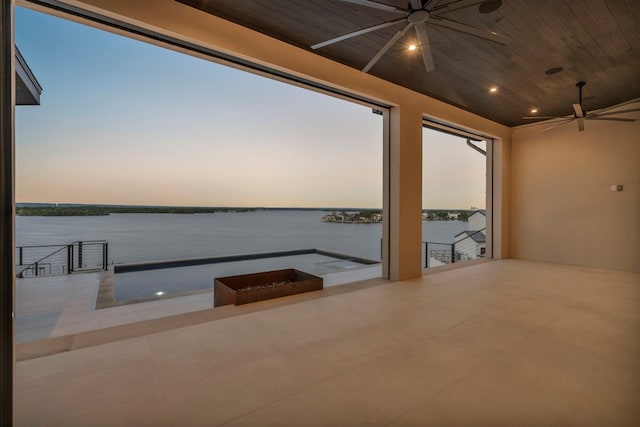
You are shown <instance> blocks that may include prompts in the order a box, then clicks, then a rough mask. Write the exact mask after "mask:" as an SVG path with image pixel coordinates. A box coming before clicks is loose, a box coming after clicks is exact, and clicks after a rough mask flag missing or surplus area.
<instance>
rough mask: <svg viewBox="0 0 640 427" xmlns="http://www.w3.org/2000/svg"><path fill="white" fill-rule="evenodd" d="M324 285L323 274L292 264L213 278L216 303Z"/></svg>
mask: <svg viewBox="0 0 640 427" xmlns="http://www.w3.org/2000/svg"><path fill="white" fill-rule="evenodd" d="M322 288H323V282H322V278H321V277H318V276H314V275H313V274H309V273H305V272H303V271H299V270H295V269H293V268H289V269H286V270H276V271H266V272H262V273H254V274H242V275H239V276H229V277H219V278H217V279H215V281H214V282H213V297H214V299H213V306H214V307H220V306H222V305H228V304H234V305H241V304H247V303H250V302H256V301H264V300H267V299H272V298H279V297H284V296H287V295H295V294H301V293H303V292H311V291H317V290H320V289H322Z"/></svg>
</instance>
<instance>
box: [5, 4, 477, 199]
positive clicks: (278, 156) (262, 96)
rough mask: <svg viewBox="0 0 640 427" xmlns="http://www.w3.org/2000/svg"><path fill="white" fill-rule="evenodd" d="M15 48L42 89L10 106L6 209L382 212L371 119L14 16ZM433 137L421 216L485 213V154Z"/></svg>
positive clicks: (271, 85)
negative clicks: (11, 158)
mask: <svg viewBox="0 0 640 427" xmlns="http://www.w3.org/2000/svg"><path fill="white" fill-rule="evenodd" d="M16 44H17V46H18V48H19V49H20V51H21V52H22V54H23V56H24V57H25V59H26V60H27V62H28V64H29V66H30V68H31V69H32V71H33V72H34V74H35V76H36V78H37V79H38V81H39V82H40V84H41V86H42V87H43V92H42V94H41V105H39V106H20V107H18V108H16V201H17V202H43V203H101V204H135V205H176V206H248V207H255V206H265V207H360V208H380V207H381V206H382V164H383V163H382V160H383V157H382V156H383V153H382V151H383V150H382V142H383V137H382V117H381V116H379V115H375V114H372V112H371V109H370V108H368V107H364V106H362V105H358V104H354V103H351V102H348V101H344V100H339V99H336V98H333V97H331V96H327V95H324V94H319V93H316V92H313V91H310V90H306V89H302V88H298V87H295V86H292V85H288V84H285V83H282V82H278V81H275V80H271V79H268V78H265V77H261V76H256V75H253V74H250V73H247V72H243V71H239V70H236V69H232V68H229V67H225V66H222V65H219V64H215V63H213V62H209V61H205V60H202V59H199V58H194V57H191V56H189V55H185V54H182V53H177V52H174V51H171V50H168V49H164V48H160V47H157V46H153V45H150V44H146V43H143V42H140V41H136V40H132V39H128V38H125V37H122V36H119V35H114V34H111V33H108V32H105V31H102V30H97V29H95V28H91V27H87V26H83V25H81V24H77V23H73V22H70V21H66V20H63V19H60V18H56V17H52V16H49V15H46V14H42V13H40V12H35V11H32V10H29V9H25V8H21V7H18V8H16ZM425 132H427V131H425ZM438 134H439V135H436V136H435V137H432V136H431V135H430V137H429V141H430V142H429V143H427V142H426V141H427V140H426V139H425V144H430V145H425V147H424V151H425V154H426V153H431V154H430V157H429V159H425V163H424V164H425V168H426V169H425V170H426V171H428V173H427V174H424V176H423V182H426V184H425V191H427V193H425V198H424V200H425V203H427V204H428V206H426V205H425V207H431V208H461V209H467V208H469V206H470V205H472V204H473V205H474V206H478V207H484V201H483V200H484V199H483V197H484V193H483V192H484V181H483V180H484V163H483V162H484V160H482V161H481V169H482V170H481V171H479V172H478V171H476V170H475V169H477V167H476V166H472V165H471V164H472V163H474V161H475V163H478V161H480V160H481V159H479V158H481V157H482V156H480V155H479V154H478V153H476V152H474V151H472V150H470V149H469V148H466V149H465V148H464V147H462V146H463V145H464V140H462V139H460V138H454V139H453V140H452V139H451V137H448V136H446V135H444V134H441V133H438ZM446 141H449V142H446ZM455 146H459V147H458V148H460V147H462V150H461V152H462V151H464V156H462V157H461V156H460V155H459V153H458V154H454V153H456V152H458V151H456V148H455ZM452 150H453V151H452ZM452 155H454V156H455V157H456V166H455V167H450V168H447V169H446V170H441V169H438V167H439V165H441V164H442V159H444V158H446V156H452ZM441 156H445V157H441ZM467 157H468V158H469V159H472V160H471V163H468V159H467ZM463 158H464V160H463ZM438 159H439V160H438ZM475 163H474V164H475ZM452 169H453V170H452ZM431 171H433V173H431ZM478 173H479V174H480V175H481V176H482V179H481V180H480V181H482V184H483V185H482V189H480V188H476V187H477V185H475V184H477V183H476V182H475V181H477V175H478ZM452 174H453V176H455V177H456V179H455V180H452ZM425 180H426V181H425ZM454 181H455V182H458V181H459V183H460V184H459V186H458V187H456V189H455V191H452V187H451V185H452V183H453V182H454Z"/></svg>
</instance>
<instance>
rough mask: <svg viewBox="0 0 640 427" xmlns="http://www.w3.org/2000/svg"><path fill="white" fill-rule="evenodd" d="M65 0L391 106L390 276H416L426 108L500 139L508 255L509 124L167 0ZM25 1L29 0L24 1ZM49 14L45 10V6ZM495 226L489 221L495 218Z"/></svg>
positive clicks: (501, 227)
mask: <svg viewBox="0 0 640 427" xmlns="http://www.w3.org/2000/svg"><path fill="white" fill-rule="evenodd" d="M62 1H63V2H65V3H68V4H71V5H74V6H79V7H81V8H84V9H87V10H90V11H93V12H97V13H99V14H102V15H106V16H110V17H112V18H115V19H118V20H120V21H124V22H128V23H130V24H133V25H136V26H139V27H143V28H147V29H149V30H153V31H156V32H160V33H163V34H166V35H169V36H172V37H175V38H178V39H182V40H186V41H189V42H191V43H194V44H197V45H200V46H204V47H207V48H211V49H214V50H216V51H219V52H223V53H227V54H231V55H233V56H236V57H239V58H243V59H248V60H250V61H252V62H255V63H258V64H262V65H265V66H267V67H270V68H273V69H277V70H282V71H285V72H288V73H290V74H294V75H297V76H301V77H304V78H306V79H309V80H312V81H316V82H319V83H323V84H326V85H328V86H332V87H335V88H339V89H343V90H346V91H348V92H351V93H354V94H357V95H361V96H364V97H366V98H369V99H373V100H377V101H381V102H383V103H386V104H388V105H391V106H393V108H392V112H391V127H390V140H389V144H390V152H391V156H390V181H391V185H390V186H389V188H390V193H391V194H390V198H389V201H390V206H389V209H390V212H391V217H390V219H389V222H390V228H391V233H390V268H389V275H390V277H391V278H392V279H397V280H401V279H408V278H413V277H418V276H420V274H421V272H422V269H421V267H420V258H421V244H420V241H421V234H422V221H421V216H420V213H421V212H420V211H421V202H420V200H421V197H422V196H421V194H422V193H421V174H422V155H421V153H422V129H421V123H420V117H421V116H422V114H427V115H430V116H432V117H438V118H440V119H442V120H445V121H448V122H451V123H456V124H458V125H461V126H463V127H466V128H469V129H473V130H475V131H478V132H480V133H483V134H487V135H491V136H495V137H497V138H499V139H500V141H501V142H500V143H499V144H497V145H496V147H497V149H498V150H499V151H500V152H499V153H497V156H496V158H497V159H499V161H500V162H503V163H501V164H499V165H496V166H497V168H498V170H499V171H500V175H499V180H498V182H494V189H495V190H494V194H496V193H497V194H499V196H498V197H496V198H494V200H493V202H494V206H495V210H496V211H497V212H499V219H500V220H501V221H502V222H499V223H498V224H497V227H496V229H495V230H494V233H495V236H496V237H497V239H496V242H497V244H500V245H502V246H501V247H500V248H499V249H498V250H497V251H496V252H497V253H498V254H502V256H505V254H508V240H507V239H505V238H504V236H507V235H508V229H507V225H508V218H507V216H508V194H507V193H503V192H502V186H503V185H504V186H506V185H507V183H508V174H507V173H506V171H508V162H509V159H508V152H509V151H508V146H509V143H510V141H509V138H510V129H509V128H507V127H505V126H502V125H500V124H498V123H495V122H492V121H490V120H487V119H485V118H482V117H480V116H478V115H475V114H471V113H469V112H467V111H464V110H461V109H459V108H456V107H453V106H450V105H448V104H445V103H443V102H440V101H437V100H435V99H432V98H429V97H426V96H423V95H420V94H418V93H416V92H412V91H410V90H407V89H404V88H402V87H400V86H397V85H394V84H392V83H389V82H386V81H384V80H381V79H378V78H376V77H373V76H371V75H369V74H366V73H363V72H361V71H358V70H355V69H353V68H349V67H346V66H344V65H341V64H338V63H336V62H333V61H330V60H328V59H325V58H322V57H319V56H317V55H315V54H314V53H312V52H308V51H306V50H303V49H300V48H296V47H294V46H291V45H288V44H285V43H282V42H280V41H278V40H275V39H272V38H270V37H267V36H264V35H262V34H259V33H256V32H254V31H251V30H248V29H246V28H244V27H241V26H238V25H236V24H233V23H231V22H227V21H224V20H222V19H219V18H216V17H214V16H211V15H208V14H206V13H204V12H202V11H199V10H196V9H193V8H191V7H188V6H185V5H183V4H181V3H178V2H175V1H173V0H77V1H76V0H62ZM25 6H28V7H34V6H32V5H31V6H30V5H28V4H26V5H25ZM49 13H51V12H50V11H49ZM494 225H496V224H495V222H494Z"/></svg>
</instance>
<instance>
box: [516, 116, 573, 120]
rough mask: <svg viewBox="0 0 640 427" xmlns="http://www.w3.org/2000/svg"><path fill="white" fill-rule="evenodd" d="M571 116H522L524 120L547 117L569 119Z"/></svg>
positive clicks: (544, 118)
mask: <svg viewBox="0 0 640 427" xmlns="http://www.w3.org/2000/svg"><path fill="white" fill-rule="evenodd" d="M568 118H569V117H558V116H535V117H534V116H526V117H522V120H541V119H542V120H545V121H546V119H552V120H560V119H568Z"/></svg>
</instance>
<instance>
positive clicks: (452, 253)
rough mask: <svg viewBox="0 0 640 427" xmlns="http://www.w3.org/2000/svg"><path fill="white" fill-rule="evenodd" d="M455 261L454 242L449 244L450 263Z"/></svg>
mask: <svg viewBox="0 0 640 427" xmlns="http://www.w3.org/2000/svg"><path fill="white" fill-rule="evenodd" d="M454 262H456V245H455V243H452V244H451V264H453V263H454Z"/></svg>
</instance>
